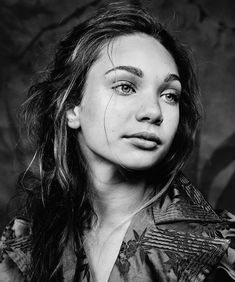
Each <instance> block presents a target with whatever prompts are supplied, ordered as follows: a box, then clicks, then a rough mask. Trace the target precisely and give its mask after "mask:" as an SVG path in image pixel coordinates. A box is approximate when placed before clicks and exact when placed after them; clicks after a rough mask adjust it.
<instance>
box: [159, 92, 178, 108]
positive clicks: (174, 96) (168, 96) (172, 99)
mask: <svg viewBox="0 0 235 282" xmlns="http://www.w3.org/2000/svg"><path fill="white" fill-rule="evenodd" d="M161 97H163V99H164V101H166V102H167V103H169V104H174V105H175V104H178V103H179V99H180V93H178V92H176V91H172V92H170V91H168V92H163V93H162V94H161Z"/></svg>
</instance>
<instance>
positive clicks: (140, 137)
mask: <svg viewBox="0 0 235 282" xmlns="http://www.w3.org/2000/svg"><path fill="white" fill-rule="evenodd" d="M125 138H126V139H127V140H128V141H129V142H130V143H131V144H132V145H134V146H135V147H138V148H140V149H143V150H154V149H156V148H157V147H158V146H159V145H161V143H162V142H161V140H160V138H159V137H157V136H156V135H155V134H153V133H149V132H138V133H134V134H131V135H127V136H125Z"/></svg>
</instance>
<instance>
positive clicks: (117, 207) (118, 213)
mask: <svg viewBox="0 0 235 282" xmlns="http://www.w3.org/2000/svg"><path fill="white" fill-rule="evenodd" d="M91 179H92V184H93V187H94V198H93V201H94V202H93V204H94V209H95V212H96V214H97V216H98V227H99V228H110V229H112V228H115V226H117V225H118V224H120V223H121V222H122V221H124V220H125V219H127V218H128V217H130V216H131V214H132V213H133V212H134V211H135V210H137V209H138V208H139V207H140V206H141V205H142V204H143V203H144V200H145V198H146V195H147V192H148V191H149V187H148V185H147V182H146V179H145V178H144V177H143V176H141V173H138V172H137V173H134V172H126V171H125V172H124V171H123V170H121V169H117V168H115V167H113V166H106V167H105V166H100V165H99V166H98V167H97V168H96V170H94V169H93V170H92V172H91Z"/></svg>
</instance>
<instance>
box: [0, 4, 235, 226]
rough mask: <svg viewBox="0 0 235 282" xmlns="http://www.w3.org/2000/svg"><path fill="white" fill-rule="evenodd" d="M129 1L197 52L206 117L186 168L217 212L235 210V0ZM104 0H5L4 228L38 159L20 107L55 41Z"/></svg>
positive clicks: (0, 198)
mask: <svg viewBox="0 0 235 282" xmlns="http://www.w3.org/2000/svg"><path fill="white" fill-rule="evenodd" d="M122 2H127V3H131V2H134V3H139V4H140V5H141V6H143V7H145V8H146V9H148V10H149V11H150V12H151V13H152V14H153V15H155V16H156V17H157V18H159V19H160V21H163V22H164V23H165V24H166V25H167V26H168V27H169V28H170V30H171V32H172V33H173V34H174V35H175V36H176V37H178V38H179V39H180V40H181V41H182V42H183V43H184V44H185V45H186V46H189V47H190V48H191V50H192V53H193V56H194V58H195V61H196V64H197V67H198V77H199V82H200V85H201V91H202V102H203V105H204V109H205V116H204V120H203V124H202V126H201V129H200V131H199V132H198V135H197V142H196V148H195V150H194V152H193V154H192V157H191V158H190V160H189V161H188V163H187V165H186V167H185V168H184V171H185V173H186V174H187V175H188V176H189V178H190V179H191V181H192V182H193V184H194V185H196V186H197V187H198V188H199V189H200V190H201V192H202V193H203V194H204V195H205V196H206V198H207V199H208V200H209V201H210V203H211V204H212V206H213V207H215V208H226V209H228V210H230V211H233V212H235V185H234V184H235V126H234V124H235V107H234V106H235V76H234V75H235V36H234V35H235V1H234V0H223V1H221V0H177V1H174V0H152V1H147V0H146V1H144V0H143V1H122ZM104 3H107V1H102V0H90V1H89V0H86V1H85V0H68V1H63V0H49V1H48V0H47V1H46V0H0V8H1V9H0V42H1V44H0V63H1V67H0V231H1V229H2V228H3V226H4V225H5V224H6V223H7V221H8V220H9V216H10V215H9V213H8V203H9V200H10V199H11V198H12V197H13V196H14V194H15V182H16V178H17V175H18V174H19V173H20V172H22V171H23V170H24V169H25V168H26V167H27V166H28V164H29V162H30V159H31V157H32V152H31V151H30V149H29V147H28V145H26V144H27V143H26V142H25V140H24V138H20V129H19V120H18V116H17V114H18V111H19V108H20V105H21V104H22V103H23V101H24V99H25V97H26V95H27V90H28V88H29V86H30V85H31V84H32V83H33V81H34V80H35V78H37V77H38V75H40V73H41V72H42V71H43V70H45V69H46V65H47V64H48V62H49V61H50V59H51V56H52V54H53V50H54V47H55V44H56V42H58V40H59V39H60V38H61V36H63V35H64V34H66V32H67V31H68V30H69V29H70V28H71V27H72V26H74V25H76V24H77V23H78V22H80V21H82V20H84V19H85V18H86V17H87V16H88V15H90V14H91V13H92V12H94V11H95V10H96V9H97V8H98V7H100V6H101V5H103V4H104Z"/></svg>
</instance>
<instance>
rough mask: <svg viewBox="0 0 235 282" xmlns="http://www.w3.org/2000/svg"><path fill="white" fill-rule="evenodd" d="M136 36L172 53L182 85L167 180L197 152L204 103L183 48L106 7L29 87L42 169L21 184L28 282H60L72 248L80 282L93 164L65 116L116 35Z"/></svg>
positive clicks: (121, 8) (133, 14) (134, 9)
mask: <svg viewBox="0 0 235 282" xmlns="http://www.w3.org/2000/svg"><path fill="white" fill-rule="evenodd" d="M135 33H145V34H147V35H149V36H152V37H154V38H155V39H156V40H158V41H159V42H160V43H161V44H162V45H163V46H164V47H165V48H166V49H167V50H168V51H169V53H170V54H171V55H172V57H173V58H174V60H175V62H176V65H177V67H178V71H179V76H180V78H181V82H182V95H181V99H180V121H179V127H178V131H177V133H176V136H175V139H174V141H173V144H172V146H171V149H170V151H169V153H168V155H167V156H166V157H165V159H164V160H163V161H162V162H161V164H160V165H161V171H162V176H163V179H166V180H169V178H170V177H172V175H173V176H174V175H175V174H176V173H177V171H178V170H179V169H180V168H181V167H182V165H183V164H184V162H185V160H186V158H187V156H188V155H189V153H190V151H191V150H192V147H193V140H194V135H195V130H196V127H197V123H198V120H199V117H200V101H199V91H198V86H197V80H196V77H195V73H194V70H193V67H192V62H191V59H190V56H189V54H188V52H187V51H186V49H185V48H184V47H183V46H182V45H181V44H180V43H179V42H178V41H177V40H176V39H174V38H173V37H172V36H171V35H170V34H169V33H168V32H167V31H166V29H165V28H163V26H162V25H161V24H160V23H159V22H157V21H156V20H155V19H154V18H153V17H151V16H150V15H149V13H147V12H146V11H145V10H143V9H141V8H140V7H138V6H135V5H127V4H120V3H119V4H112V5H109V6H108V7H105V8H102V9H101V10H99V11H98V12H97V14H96V15H94V16H93V17H91V18H89V19H87V20H86V21H84V22H83V23H80V24H78V25H77V26H76V27H74V28H73V29H72V30H71V32H70V33H69V34H68V35H67V36H66V37H65V38H64V39H63V40H61V41H60V43H59V44H58V46H57V49H56V53H55V57H54V60H53V62H52V63H51V65H50V67H49V70H48V72H47V73H46V75H45V77H44V78H43V79H42V80H41V82H39V83H37V84H35V85H33V86H32V87H31V88H30V90H29V98H28V99H27V101H26V102H25V104H24V110H23V116H24V119H25V124H26V127H27V132H28V135H29V137H30V138H31V141H32V142H33V144H34V146H35V150H36V153H35V156H36V159H37V163H38V165H37V169H36V171H35V172H34V174H32V173H31V172H29V171H27V172H25V173H24V174H23V177H22V176H21V177H20V178H19V185H21V186H24V187H25V189H26V191H27V194H28V197H27V203H26V206H25V210H26V214H27V215H28V216H29V217H30V219H31V220H32V222H33V225H32V226H33V227H32V228H33V229H32V230H33V247H32V262H31V268H30V270H29V276H30V281H37V282H40V281H57V282H58V281H62V264H63V255H64V252H65V250H66V248H67V247H68V244H70V246H72V250H73V253H74V255H75V256H76V260H77V263H76V265H77V266H76V269H75V273H74V281H78V279H79V272H80V267H81V261H82V251H81V250H82V248H81V246H82V236H83V230H84V228H86V227H89V224H90V221H91V218H92V217H93V216H94V212H93V208H92V191H91V189H90V185H89V178H88V175H87V168H88V165H87V162H86V159H85V158H84V156H83V155H82V152H81V149H80V147H79V143H78V141H77V137H76V131H75V130H72V129H70V128H69V127H68V126H67V119H66V111H67V110H68V109H71V108H72V107H74V105H78V104H79V103H80V102H81V100H82V97H83V89H84V85H85V82H86V76H87V73H88V71H89V69H90V68H91V66H92V64H93V63H94V62H95V61H96V60H97V59H98V58H99V55H100V52H101V50H102V48H103V47H104V46H105V45H106V44H109V43H110V42H112V40H113V39H115V38H116V37H118V36H122V35H128V34H135Z"/></svg>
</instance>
